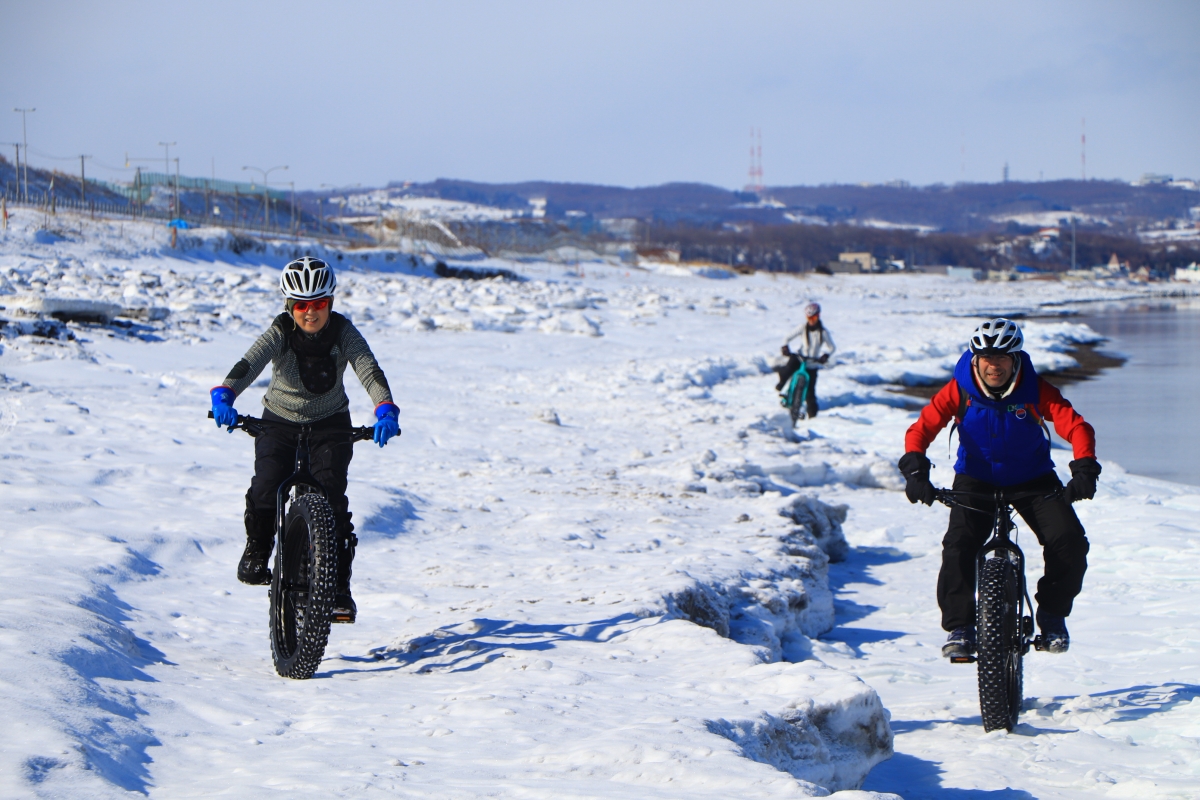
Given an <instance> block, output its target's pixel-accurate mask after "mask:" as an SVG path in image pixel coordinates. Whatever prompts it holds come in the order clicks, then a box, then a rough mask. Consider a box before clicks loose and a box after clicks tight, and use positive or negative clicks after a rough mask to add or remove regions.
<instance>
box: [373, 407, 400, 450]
mask: <svg viewBox="0 0 1200 800" xmlns="http://www.w3.org/2000/svg"><path fill="white" fill-rule="evenodd" d="M375 419H376V420H378V421H377V422H376V423H375V444H377V445H379V446H380V447H383V446H384V445H385V444H387V442H388V439H390V438H392V437H393V436H395V435H396V434H398V433H399V432H400V422H399V419H400V409H399V408H397V407H396V404H395V403H380V404H379V405H377V406H375Z"/></svg>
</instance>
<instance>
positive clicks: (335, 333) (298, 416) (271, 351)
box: [221, 312, 392, 424]
mask: <svg viewBox="0 0 1200 800" xmlns="http://www.w3.org/2000/svg"><path fill="white" fill-rule="evenodd" d="M268 362H270V364H271V383H270V385H269V386H267V393H266V394H265V395H263V401H262V403H263V407H264V408H266V409H268V410H269V411H272V412H274V413H276V414H278V415H279V416H281V417H283V418H284V419H286V420H289V421H291V422H295V423H299V424H307V423H311V422H316V421H318V420H322V419H324V418H325V417H328V416H330V415H331V414H337V413H340V412H342V411H346V410H347V409H348V408H349V407H350V398H348V397H346V389H345V385H344V384H343V382H342V376H343V375H344V373H345V371H346V365H347V364H350V365H351V366H353V367H354V374H355V375H357V376H358V379H359V380H360V381H362V385H363V388H365V389H366V390H367V394H369V395H370V396H371V400H372V402H374V404H375V405H379V404H380V403H390V402H392V391H391V389H390V388H389V387H388V382H387V378H385V377H384V375H383V370H382V369H380V367H379V362H378V361H376V360H375V355H374V354H373V353H372V352H371V348H370V347H369V346H368V345H367V340H366V339H364V338H363V336H362V334H361V333H359V332H358V329H357V328H355V327H354V325H353V323H351V322H350V320H348V319H346V318H345V317H343V316H342V315H341V314H338V313H336V312H334V313H331V314H330V319H329V324H328V325H326V326H325V328H324V329H323V330H322V331H321V332H320V333H317V334H315V335H313V336H309V335H307V334H305V333H304V332H303V331H298V330H297V329H296V323H295V322H294V321H293V320H292V317H291V315H290V314H280V315H279V316H278V317H276V318H275V320H274V321H273V322H272V323H271V327H270V328H267V330H266V332H265V333H263V335H262V336H259V337H258V340H257V341H256V342H255V343H254V344H253V345H251V346H250V349H249V350H247V351H246V355H245V356H243V357H242V359H241V360H240V361H238V362H237V363H236V364H234V365H233V369H231V370H230V371H229V375H227V376H226V377H225V380H224V381H222V382H221V385H222V386H228V387H229V388H230V389H232V390H233V392H234V394H236V395H240V394H241V393H242V392H243V391H245V390H246V389H247V387H249V386H250V384H252V383H253V382H254V380H255V378H257V377H258V376H259V374H260V373H261V372H262V371H263V369H265V368H266V366H267V363H268Z"/></svg>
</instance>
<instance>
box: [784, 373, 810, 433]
mask: <svg viewBox="0 0 1200 800" xmlns="http://www.w3.org/2000/svg"><path fill="white" fill-rule="evenodd" d="M808 386H809V380H808V367H806V366H805V365H804V361H803V360H801V362H800V369H798V370H796V372H795V373H793V374H792V377H790V378H788V382H787V385H786V386H784V388H783V391H782V392H781V393H780V395H779V402H780V404H781V405H782V406H784V407H785V408H786V409H787V410H788V415H789V416H790V417H791V418H792V427H795V426H796V422H797V421H798V420H802V419H804V418H805V417H807V416H808V411H807V406H806V405H805V398H806V397H807V396H808Z"/></svg>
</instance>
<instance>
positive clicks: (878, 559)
mask: <svg viewBox="0 0 1200 800" xmlns="http://www.w3.org/2000/svg"><path fill="white" fill-rule="evenodd" d="M910 558H912V556H909V555H908V554H906V553H902V552H900V551H899V550H896V549H894V548H891V547H855V548H853V549H851V550H850V553H849V554H848V555H847V556H846V560H845V561H842V562H839V563H836V564H830V565H829V589H830V591H832V592H833V597H834V601H833V605H834V614H835V626H834V628H833V630H831V631H829V633H826V634H824V635H823V636H821V637H820V639H821V641H832V642H844V643H845V644H847V645H849V646H850V647H852V648H854V653H855V655H856V656H858V657H861V656H862V651H861V649H860V647H861V645H864V644H871V643H872V642H884V641H888V640H891V639H898V638H900V637H901V636H904V635H905V633H906V631H886V630H874V629H871V628H857V627H856V628H851V627H846V626H847V623H850V622H856V621H857V620H860V619H863V618H864V617H868V616H870V615H871V614H873V613H875V612H876V611H878V610H879V606H873V605H865V604H862V603H859V602H857V601H856V600H854V599H852V597H853V596H854V595H855V594H856V592H855V590H853V589H848V588H847V587H849V586H852V585H854V584H864V585H867V586H881V585H882V584H883V582H882V581H880V580H879V579H878V578H874V577H872V576H871V570H872V568H874V567H878V566H882V565H884V564H895V563H898V562H901V561H908V560H909V559H910Z"/></svg>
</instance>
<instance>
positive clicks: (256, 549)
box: [237, 508, 275, 586]
mask: <svg viewBox="0 0 1200 800" xmlns="http://www.w3.org/2000/svg"><path fill="white" fill-rule="evenodd" d="M245 520H246V551H245V552H244V553H242V560H241V561H239V562H238V569H237V576H238V580H239V581H241V582H242V583H247V584H249V585H251V586H265V585H267V584H268V583H270V582H271V570H270V568H269V567H268V566H267V563H268V562H269V561H270V560H271V548H272V547H273V546H274V544H275V520H273V519H269V518H268V519H266V520H265V521H264V520H263V519H262V518H261V517H259V516H258V515H256V514H255V513H254V511H253V510H252V509H249V508H247V509H246V514H245Z"/></svg>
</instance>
